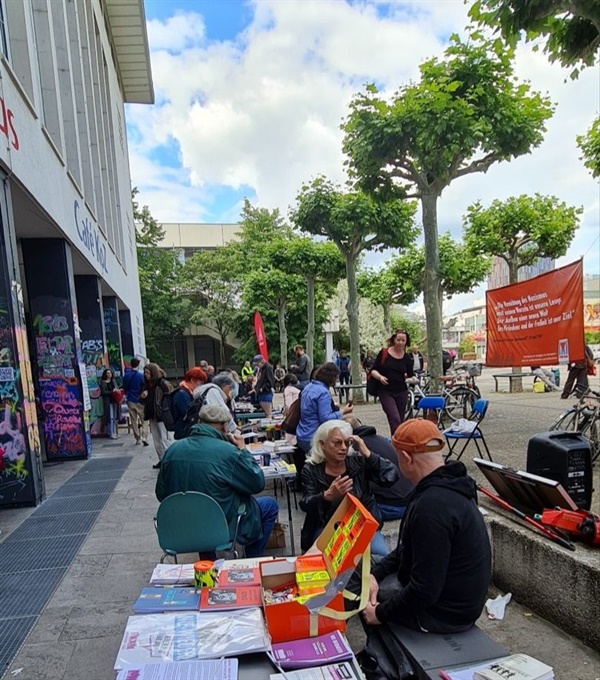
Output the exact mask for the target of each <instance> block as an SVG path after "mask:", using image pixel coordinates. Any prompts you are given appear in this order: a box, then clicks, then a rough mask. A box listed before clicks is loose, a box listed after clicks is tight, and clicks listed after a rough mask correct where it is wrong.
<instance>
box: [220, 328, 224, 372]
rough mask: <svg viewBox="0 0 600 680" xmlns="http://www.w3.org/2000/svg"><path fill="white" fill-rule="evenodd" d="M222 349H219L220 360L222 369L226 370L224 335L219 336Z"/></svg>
mask: <svg viewBox="0 0 600 680" xmlns="http://www.w3.org/2000/svg"><path fill="white" fill-rule="evenodd" d="M219 338H220V341H221V342H220V347H219V360H220V362H221V368H225V336H224V335H223V333H220V334H219Z"/></svg>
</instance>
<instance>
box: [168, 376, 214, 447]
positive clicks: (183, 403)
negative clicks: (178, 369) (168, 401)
mask: <svg viewBox="0 0 600 680" xmlns="http://www.w3.org/2000/svg"><path fill="white" fill-rule="evenodd" d="M207 382H208V376H207V375H206V373H205V372H204V371H203V370H202V369H201V368H200V367H199V366H194V367H193V368H190V370H189V371H188V372H187V373H186V374H185V375H184V376H183V380H182V381H181V382H180V383H179V389H178V390H177V392H175V394H174V395H173V416H174V417H175V430H174V431H173V437H174V439H183V438H184V437H185V415H186V413H187V412H188V408H189V407H190V404H191V403H192V400H193V398H194V390H195V389H196V388H197V387H200V386H201V385H205V384H206V383H207Z"/></svg>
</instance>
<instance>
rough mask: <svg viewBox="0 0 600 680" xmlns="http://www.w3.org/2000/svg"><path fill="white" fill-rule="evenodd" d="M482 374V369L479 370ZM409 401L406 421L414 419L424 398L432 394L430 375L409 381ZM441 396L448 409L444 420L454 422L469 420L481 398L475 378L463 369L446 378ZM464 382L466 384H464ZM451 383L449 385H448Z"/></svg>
mask: <svg viewBox="0 0 600 680" xmlns="http://www.w3.org/2000/svg"><path fill="white" fill-rule="evenodd" d="M479 372H480V373H481V369H480V370H479ZM409 380H411V382H410V383H409V389H408V399H407V401H406V412H405V419H409V418H413V417H414V415H415V410H416V408H417V406H418V404H419V401H420V399H421V398H422V397H424V396H426V395H428V394H430V392H429V375H428V374H426V373H422V374H421V375H419V376H415V378H413V379H409ZM442 380H443V387H442V391H441V396H442V397H444V399H445V400H446V407H445V409H444V412H443V414H442V418H444V417H445V418H446V419H447V420H449V421H451V422H454V421H455V420H458V419H459V418H469V417H470V415H471V412H472V410H473V404H474V403H475V402H476V401H477V400H478V399H479V398H480V397H481V394H480V392H479V389H478V388H477V386H476V385H475V380H474V376H472V375H469V373H468V372H466V373H464V375H463V373H462V372H461V369H459V371H458V372H456V373H454V374H453V375H450V376H444V378H443V379H442ZM463 380H464V382H462V381H463ZM448 383H449V384H448Z"/></svg>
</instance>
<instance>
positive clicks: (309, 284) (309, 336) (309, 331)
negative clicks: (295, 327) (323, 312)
mask: <svg viewBox="0 0 600 680" xmlns="http://www.w3.org/2000/svg"><path fill="white" fill-rule="evenodd" d="M306 292H307V295H308V300H307V303H306V306H307V317H308V322H307V327H306V353H307V354H308V358H309V359H310V361H311V364H312V365H313V366H314V365H315V362H314V357H313V352H314V347H315V280H314V278H312V277H307V279H306ZM286 365H287V364H286Z"/></svg>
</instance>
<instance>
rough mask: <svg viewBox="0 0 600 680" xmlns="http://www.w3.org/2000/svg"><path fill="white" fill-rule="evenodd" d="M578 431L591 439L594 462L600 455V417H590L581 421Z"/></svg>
mask: <svg viewBox="0 0 600 680" xmlns="http://www.w3.org/2000/svg"><path fill="white" fill-rule="evenodd" d="M578 432H579V433H580V434H582V435H583V436H584V437H585V438H586V439H587V440H588V441H589V443H590V449H591V451H592V463H594V462H595V461H596V459H597V458H598V457H599V456H600V418H597V417H588V418H587V419H586V420H585V421H584V422H582V423H581V425H580V427H579V430H578Z"/></svg>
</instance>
